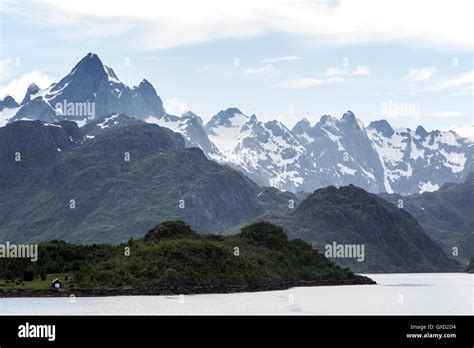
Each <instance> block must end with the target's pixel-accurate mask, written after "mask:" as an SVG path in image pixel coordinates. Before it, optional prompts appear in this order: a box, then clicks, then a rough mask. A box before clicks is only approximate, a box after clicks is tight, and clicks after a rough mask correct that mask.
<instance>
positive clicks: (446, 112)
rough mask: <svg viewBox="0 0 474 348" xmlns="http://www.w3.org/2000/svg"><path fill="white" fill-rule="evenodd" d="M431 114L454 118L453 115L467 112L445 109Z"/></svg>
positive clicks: (459, 115) (461, 114) (457, 115)
mask: <svg viewBox="0 0 474 348" xmlns="http://www.w3.org/2000/svg"><path fill="white" fill-rule="evenodd" d="M430 116H433V117H436V118H453V117H462V116H466V114H465V113H463V112H458V111H443V112H434V113H432V114H430Z"/></svg>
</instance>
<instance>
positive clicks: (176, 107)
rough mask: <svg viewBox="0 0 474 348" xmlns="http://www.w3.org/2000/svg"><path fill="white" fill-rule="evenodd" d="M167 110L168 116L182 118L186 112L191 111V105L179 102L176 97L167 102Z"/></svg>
mask: <svg viewBox="0 0 474 348" xmlns="http://www.w3.org/2000/svg"><path fill="white" fill-rule="evenodd" d="M164 107H165V110H166V112H167V113H168V114H171V115H178V116H181V115H182V114H184V113H185V112H186V111H189V105H188V103H187V102H186V101H182V100H179V99H178V98H176V97H173V98H170V99H167V100H166V101H165V105H164Z"/></svg>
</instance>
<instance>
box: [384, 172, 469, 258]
mask: <svg viewBox="0 0 474 348" xmlns="http://www.w3.org/2000/svg"><path fill="white" fill-rule="evenodd" d="M381 196H382V197H383V198H384V199H386V200H388V201H390V202H392V203H394V204H398V202H399V200H402V201H403V208H404V209H405V210H406V211H408V212H409V213H410V214H411V215H413V216H414V217H415V218H416V220H417V221H418V222H419V223H420V224H421V225H422V226H423V228H424V229H425V231H426V233H427V234H428V235H429V236H430V237H431V238H432V239H434V240H435V241H437V242H438V243H440V244H441V246H442V247H443V249H444V250H445V251H446V253H447V254H448V255H449V256H450V257H452V258H453V259H457V260H459V261H461V262H463V263H467V262H468V261H469V260H470V258H471V257H474V173H472V172H471V173H470V174H469V175H468V176H467V178H466V180H465V182H463V183H459V184H454V183H449V184H445V185H443V186H441V188H440V189H439V190H437V191H434V192H425V193H422V194H415V195H410V196H400V195H394V194H392V195H389V194H383V195H381ZM453 248H457V249H458V251H459V253H458V254H459V255H457V256H456V253H454V255H453V252H454V251H456V249H454V250H453Z"/></svg>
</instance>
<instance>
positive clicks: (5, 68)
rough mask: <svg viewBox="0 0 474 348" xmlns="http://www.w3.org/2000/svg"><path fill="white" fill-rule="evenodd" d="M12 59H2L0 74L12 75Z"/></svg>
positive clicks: (3, 75)
mask: <svg viewBox="0 0 474 348" xmlns="http://www.w3.org/2000/svg"><path fill="white" fill-rule="evenodd" d="M11 66H12V60H11V59H10V58H5V59H0V76H1V77H2V78H4V77H8V76H10V74H11V73H12V72H13V69H12V67H11Z"/></svg>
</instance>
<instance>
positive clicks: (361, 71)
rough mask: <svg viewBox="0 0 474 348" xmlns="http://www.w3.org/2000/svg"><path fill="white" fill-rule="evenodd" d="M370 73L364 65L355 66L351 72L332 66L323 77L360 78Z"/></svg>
mask: <svg viewBox="0 0 474 348" xmlns="http://www.w3.org/2000/svg"><path fill="white" fill-rule="evenodd" d="M369 73H370V70H369V67H368V66H365V65H359V66H357V67H356V68H355V69H354V70H353V71H350V70H349V69H340V68H337V67H334V66H330V67H329V68H328V69H327V70H326V72H325V73H324V75H326V76H362V75H368V74H369Z"/></svg>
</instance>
